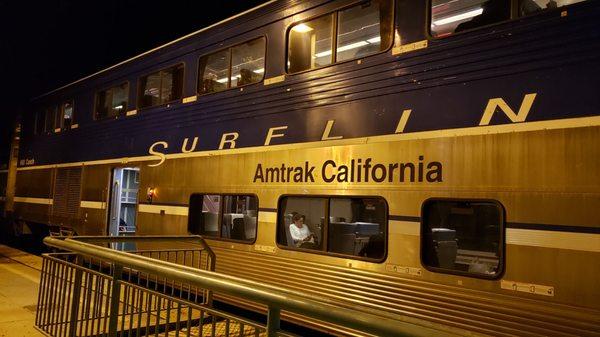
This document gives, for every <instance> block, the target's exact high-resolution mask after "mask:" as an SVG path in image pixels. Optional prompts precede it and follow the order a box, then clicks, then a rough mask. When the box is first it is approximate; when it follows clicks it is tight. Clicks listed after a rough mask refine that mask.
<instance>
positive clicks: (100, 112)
mask: <svg viewBox="0 0 600 337" xmlns="http://www.w3.org/2000/svg"><path fill="white" fill-rule="evenodd" d="M128 102H129V84H128V83H123V84H120V85H116V86H114V87H111V88H108V89H105V90H101V91H98V92H97V93H96V101H95V108H94V119H96V120H99V119H105V118H114V117H118V116H119V115H122V114H124V113H125V111H127V103H128Z"/></svg>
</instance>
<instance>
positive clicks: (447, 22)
mask: <svg viewBox="0 0 600 337" xmlns="http://www.w3.org/2000/svg"><path fill="white" fill-rule="evenodd" d="M530 1H532V2H533V0H530ZM509 18H510V1H509V0H432V1H431V35H433V36H436V37H443V36H447V35H450V34H452V33H458V32H461V31H465V30H469V29H473V28H477V27H482V26H486V25H489V24H492V23H496V22H500V21H504V20H508V19H509Z"/></svg>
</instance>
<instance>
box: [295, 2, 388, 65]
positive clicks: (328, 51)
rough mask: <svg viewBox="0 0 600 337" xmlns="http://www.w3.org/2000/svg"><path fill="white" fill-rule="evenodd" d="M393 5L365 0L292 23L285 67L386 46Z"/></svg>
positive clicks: (355, 55)
mask: <svg viewBox="0 0 600 337" xmlns="http://www.w3.org/2000/svg"><path fill="white" fill-rule="evenodd" d="M392 7H393V2H392V1H389V0H373V1H365V2H363V3H361V4H360V5H357V6H353V7H350V8H347V9H343V10H340V11H337V12H334V13H332V14H330V15H325V16H322V17H319V18H315V19H312V20H309V21H305V22H301V23H298V24H296V25H294V26H293V27H292V28H291V29H290V30H289V32H288V42H287V43H288V71H289V72H291V73H294V72H298V71H302V70H307V69H313V68H318V67H321V66H325V65H328V64H331V63H333V62H341V61H345V60H351V59H356V58H361V57H364V56H366V55H370V54H373V53H377V52H380V51H383V50H385V49H387V48H388V47H389V46H390V45H391V43H392V30H393V29H392V28H393V24H392V23H393V16H392V14H393V9H392ZM336 20H337V27H334V22H336ZM334 35H335V36H336V40H337V43H336V44H335V46H334V45H333V41H334V39H333V36H334Z"/></svg>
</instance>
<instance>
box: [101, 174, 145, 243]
mask: <svg viewBox="0 0 600 337" xmlns="http://www.w3.org/2000/svg"><path fill="white" fill-rule="evenodd" d="M139 187H140V169H139V167H118V168H115V169H114V170H113V172H112V177H111V197H110V210H109V218H108V233H109V235H111V236H119V235H135V232H136V227H137V224H136V211H137V204H138V191H139Z"/></svg>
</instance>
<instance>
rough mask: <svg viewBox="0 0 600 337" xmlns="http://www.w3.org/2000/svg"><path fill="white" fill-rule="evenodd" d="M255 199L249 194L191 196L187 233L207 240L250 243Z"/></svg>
mask: <svg viewBox="0 0 600 337" xmlns="http://www.w3.org/2000/svg"><path fill="white" fill-rule="evenodd" d="M257 220H258V198H256V197H255V196H252V195H221V194H192V196H191V197H190V209H189V215H188V232H190V233H191V234H198V235H202V236H207V237H216V238H222V239H230V240H238V241H247V242H254V240H255V239H256V225H257Z"/></svg>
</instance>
